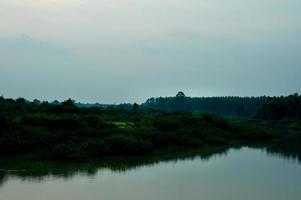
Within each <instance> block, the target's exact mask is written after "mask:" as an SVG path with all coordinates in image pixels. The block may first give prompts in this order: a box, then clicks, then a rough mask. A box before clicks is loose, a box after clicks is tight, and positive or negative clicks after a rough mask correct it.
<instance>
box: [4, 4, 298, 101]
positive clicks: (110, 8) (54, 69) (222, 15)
mask: <svg viewBox="0 0 301 200" xmlns="http://www.w3.org/2000/svg"><path fill="white" fill-rule="evenodd" d="M179 90H182V91H184V92H185V93H186V94H187V95H189V96H212V95H214V96H216V95H218V96H221V95H243V96H251V95H255V96H257V95H286V94H289V93H293V92H299V93H300V92H301V1H300V0H251V1H250V0H0V95H1V94H2V95H4V96H5V97H19V96H22V97H25V98H27V99H34V98H38V99H47V100H53V99H59V100H62V99H66V98H69V97H71V98H74V99H76V100H79V101H83V102H103V103H114V102H117V103H119V102H135V101H137V102H142V101H144V100H145V99H146V98H148V97H151V96H174V95H175V94H176V93H177V91H179Z"/></svg>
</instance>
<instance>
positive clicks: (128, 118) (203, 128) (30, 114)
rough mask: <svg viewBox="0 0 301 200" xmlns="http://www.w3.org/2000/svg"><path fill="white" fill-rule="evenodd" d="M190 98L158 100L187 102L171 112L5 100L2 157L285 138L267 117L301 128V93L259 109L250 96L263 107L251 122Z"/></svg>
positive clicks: (69, 156)
mask: <svg viewBox="0 0 301 200" xmlns="http://www.w3.org/2000/svg"><path fill="white" fill-rule="evenodd" d="M192 99H193V98H192ZM231 99H232V98H227V97H225V98H224V100H223V101H221V102H231V103H229V104H225V105H224V107H221V108H219V109H220V110H219V111H218V112H221V111H222V109H224V110H226V109H225V108H228V107H227V106H226V105H229V108H228V110H232V109H233V110H234V106H235V105H236V104H235V103H233V102H235V101H238V100H239V98H238V99H235V98H233V99H232V100H231ZM189 100H190V98H187V97H185V96H180V97H179V96H177V97H175V98H165V100H163V101H162V100H158V101H159V102H160V101H161V103H162V102H164V101H165V102H172V103H174V104H172V103H170V105H177V106H179V105H181V104H180V103H179V102H182V107H181V109H178V110H176V109H175V110H173V109H168V110H165V109H155V108H153V107H152V108H147V107H146V105H145V104H144V105H138V104H133V105H131V108H129V106H128V107H127V109H123V108H120V107H106V108H100V107H79V106H77V105H76V104H75V101H73V100H71V99H68V100H66V101H64V102H61V103H60V102H59V103H57V104H52V103H48V102H39V101H32V102H31V101H28V100H25V99H23V98H18V99H6V98H4V97H1V98H0V155H1V156H12V155H14V156H15V155H30V156H33V157H39V158H46V159H58V160H77V159H79V160H80V159H87V158H99V157H104V156H145V155H154V154H161V153H162V152H164V151H169V150H173V149H181V148H200V149H202V148H206V147H211V146H223V145H236V144H252V143H265V142H272V141H275V140H277V139H280V138H281V136H280V135H278V134H277V131H275V128H274V127H273V126H271V124H272V123H270V122H269V123H263V122H265V121H277V120H283V119H285V120H292V121H294V122H297V124H299V125H300V119H301V118H300V116H301V115H300V113H301V112H300V102H301V98H300V96H299V95H297V94H295V95H290V96H287V97H267V98H265V100H264V102H263V103H261V105H260V106H259V101H263V99H260V98H254V99H253V100H254V102H252V98H250V99H248V101H249V102H251V103H250V105H251V106H249V107H252V106H254V105H257V106H259V108H258V109H257V110H256V112H255V113H254V117H253V118H249V119H245V118H225V117H221V116H218V115H216V112H212V113H209V112H210V108H212V109H213V107H210V106H209V107H208V108H207V109H205V110H201V111H202V112H200V110H198V109H196V110H193V109H192V108H193V106H191V109H186V108H188V105H189V104H187V102H189ZM207 100H208V102H211V101H209V99H207ZM210 100H212V102H211V103H209V104H208V105H211V106H213V105H214V103H213V102H217V103H216V105H215V107H219V106H218V105H222V104H223V103H221V102H220V101H218V100H219V98H216V99H210ZM230 100H231V101H230ZM155 101H156V100H155ZM175 102H177V103H178V104H176V103H175ZM161 103H158V105H161ZM244 103H245V102H244ZM162 105H163V104H162ZM165 105H166V104H165ZM192 105H193V104H192ZM200 105H201V104H200ZM204 105H205V104H204ZM241 105H245V107H246V108H247V104H243V103H241V104H238V105H237V108H236V109H238V108H239V107H240V106H241ZM170 107H172V106H170ZM253 109H254V107H253ZM217 110H218V109H215V111H217ZM252 112H254V111H252ZM296 127H300V126H296Z"/></svg>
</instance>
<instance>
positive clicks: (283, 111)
mask: <svg viewBox="0 0 301 200" xmlns="http://www.w3.org/2000/svg"><path fill="white" fill-rule="evenodd" d="M258 117H260V118H262V119H265V120H299V121H300V120H301V96H300V95H298V94H297V93H296V94H293V95H289V96H287V97H270V98H268V99H267V101H266V102H265V103H264V104H263V105H262V106H261V107H260V109H259V110H258Z"/></svg>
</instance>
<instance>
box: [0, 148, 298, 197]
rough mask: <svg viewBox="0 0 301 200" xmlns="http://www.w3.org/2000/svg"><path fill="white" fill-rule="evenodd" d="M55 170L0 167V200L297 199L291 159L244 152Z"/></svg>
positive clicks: (256, 151)
mask: <svg viewBox="0 0 301 200" xmlns="http://www.w3.org/2000/svg"><path fill="white" fill-rule="evenodd" d="M16 165H21V164H16ZM53 167H54V168H59V167H60V166H59V165H57V166H53ZM0 168H1V166H0ZM41 168H42V167H41ZM87 168H88V167H87ZM18 169H19V170H20V168H18ZM55 170H56V169H53V171H51V170H50V171H49V170H48V171H47V172H46V173H45V174H44V172H41V173H40V174H39V173H35V171H34V170H32V171H31V173H29V172H28V168H27V169H24V170H23V171H22V170H20V171H17V170H16V171H14V169H13V168H12V169H7V166H6V169H3V168H2V172H1V183H0V184H1V185H0V200H19V199H22V200H54V199H61V200H83V199H86V200H96V199H97V200H99V199H104V200H118V199H122V200H141V199H143V200H178V199H179V200H199V199H206V200H221V199H223V200H228V199H229V200H236V199H239V200H242V199H244V200H248V199H250V200H254V199H260V200H300V199H301V163H300V161H298V159H297V158H295V157H294V156H293V157H288V156H286V157H284V156H282V155H281V154H271V153H267V152H266V151H265V150H262V149H252V148H247V147H245V148H241V149H231V150H228V151H227V152H226V153H222V154H215V155H212V156H210V157H206V159H205V158H202V157H199V156H196V157H194V158H189V159H182V160H176V161H175V160H170V161H162V162H157V163H156V164H151V163H148V164H142V165H141V166H139V165H135V167H125V168H124V169H123V170H120V169H119V170H118V168H113V167H110V166H107V167H99V168H96V169H91V171H89V170H90V169H87V170H86V171H85V170H83V171H81V170H74V171H73V172H70V173H68V172H66V173H65V171H68V170H69V171H72V167H66V169H65V168H64V169H63V170H61V171H60V170H58V171H57V172H56V171H55ZM37 171H38V170H37Z"/></svg>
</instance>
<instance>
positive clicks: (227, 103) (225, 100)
mask: <svg viewBox="0 0 301 200" xmlns="http://www.w3.org/2000/svg"><path fill="white" fill-rule="evenodd" d="M267 99H268V97H266V96H262V97H235V96H226V97H187V96H185V94H184V93H183V92H179V93H178V94H177V95H176V96H175V97H159V98H150V99H148V100H147V101H146V102H145V103H143V104H142V105H141V107H142V108H149V109H158V110H164V111H176V110H185V111H200V112H208V113H215V114H218V115H222V116H233V117H248V118H249V117H255V116H256V115H257V111H258V109H259V108H260V107H261V106H262V105H263V104H264V103H265V102H266V101H267Z"/></svg>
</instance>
